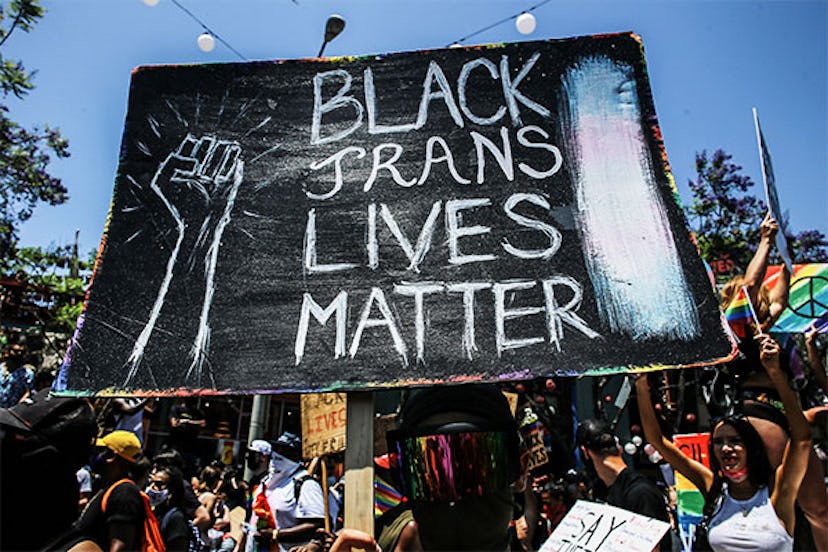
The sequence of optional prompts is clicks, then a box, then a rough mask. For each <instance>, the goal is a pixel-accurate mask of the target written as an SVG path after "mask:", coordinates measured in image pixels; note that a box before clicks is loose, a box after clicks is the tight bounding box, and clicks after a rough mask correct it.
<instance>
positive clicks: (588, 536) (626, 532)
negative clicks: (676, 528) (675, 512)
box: [540, 500, 670, 552]
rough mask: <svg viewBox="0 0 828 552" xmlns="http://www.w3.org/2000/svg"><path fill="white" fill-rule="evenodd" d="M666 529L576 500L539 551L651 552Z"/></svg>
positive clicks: (626, 513)
mask: <svg viewBox="0 0 828 552" xmlns="http://www.w3.org/2000/svg"><path fill="white" fill-rule="evenodd" d="M669 527H670V526H669V524H668V523H667V522H664V521H659V520H657V519H652V518H648V517H645V516H641V515H638V514H634V513H632V512H629V511H627V510H622V509H621V508H616V507H614V506H609V505H607V504H598V503H597V502H589V501H586V500H579V501H578V502H576V503H575V505H574V506H573V507H572V508H571V509H570V510H569V512H568V513H567V514H566V517H564V518H563V520H561V523H560V524H559V525H558V526H557V527H556V528H555V530H554V531H553V532H552V534H551V535H550V536H549V539H547V541H546V542H545V543H544V544H543V546H542V547H541V549H540V552H598V551H601V552H650V551H651V550H653V548H655V547H656V545H657V544H658V542H659V541H660V540H661V537H662V536H664V533H665V532H667V529H668V528H669Z"/></svg>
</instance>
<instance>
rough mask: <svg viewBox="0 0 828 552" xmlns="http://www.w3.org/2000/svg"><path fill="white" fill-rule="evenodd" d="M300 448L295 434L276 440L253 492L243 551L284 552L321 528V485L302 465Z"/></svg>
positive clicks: (307, 538)
mask: <svg viewBox="0 0 828 552" xmlns="http://www.w3.org/2000/svg"><path fill="white" fill-rule="evenodd" d="M255 444H256V441H254V442H253V443H251V447H252V446H254V445H255ZM301 450H302V443H301V441H300V439H299V437H297V436H296V435H294V434H292V433H289V432H285V433H283V434H282V435H281V436H280V437H279V439H277V440H276V442H275V444H274V447H273V452H272V453H271V455H270V462H269V465H268V471H267V476H266V477H264V478H263V479H262V482H261V483H260V484H259V485H258V486H257V487H256V488H255V489H254V491H253V504H252V510H253V511H252V514H251V517H250V522H249V525H250V527H251V531H250V532H249V533H248V534H247V540H246V542H245V550H246V552H255V551H274V552H275V551H276V550H279V551H280V552H288V550H289V549H290V548H293V547H294V546H297V545H300V544H304V543H306V542H308V541H310V540H311V539H312V538H314V536H315V535H316V532H317V530H318V529H320V528H322V527H324V521H325V505H324V502H323V495H322V486H321V485H320V484H319V482H318V481H316V480H315V479H313V478H311V476H310V475H309V474H308V472H307V470H305V469H304V468H303V467H302V464H301V463H300V461H299V460H300V458H301Z"/></svg>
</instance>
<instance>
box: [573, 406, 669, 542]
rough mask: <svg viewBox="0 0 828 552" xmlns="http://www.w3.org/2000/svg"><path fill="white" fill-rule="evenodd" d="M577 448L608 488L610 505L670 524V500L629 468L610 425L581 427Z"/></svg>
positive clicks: (586, 423)
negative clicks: (668, 504)
mask: <svg viewBox="0 0 828 552" xmlns="http://www.w3.org/2000/svg"><path fill="white" fill-rule="evenodd" d="M575 444H576V446H578V447H579V448H580V450H581V454H582V455H583V458H584V460H585V462H587V464H588V466H592V468H593V469H594V472H595V474H596V475H597V477H598V478H599V479H600V480H601V481H602V482H603V483H604V485H606V487H607V496H606V502H607V504H609V505H611V506H615V507H617V508H622V509H624V510H628V511H630V512H634V513H636V514H640V515H642V516H647V517H649V518H654V519H658V520H661V521H665V522H668V523H669V521H670V516H669V513H668V510H667V502H666V497H665V495H664V493H663V492H661V490H660V489H659V488H658V486H657V485H656V484H655V483H654V482H653V481H652V480H651V479H648V478H647V477H645V476H643V475H641V474H639V473H637V472H636V471H635V470H633V469H632V468H630V467H629V466H627V464H626V463H625V462H624V459H623V458H622V457H621V449H620V447H619V446H618V442H617V441H616V440H615V436H614V435H613V434H612V431H611V430H610V427H609V425H607V423H606V422H603V421H601V420H586V421H584V422H581V423H580V424H579V425H578V430H577V431H576V432H575ZM660 546H661V550H671V548H672V537H671V534H670V531H668V532H667V533H666V534H665V535H664V538H663V539H662V541H661V545H660Z"/></svg>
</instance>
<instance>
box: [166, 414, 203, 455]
mask: <svg viewBox="0 0 828 552" xmlns="http://www.w3.org/2000/svg"><path fill="white" fill-rule="evenodd" d="M170 418H176V419H178V420H193V421H199V420H203V419H204V413H202V412H201V410H199V409H198V408H194V407H190V406H181V405H175V406H173V407H172V409H171V410H170ZM200 432H201V428H200V427H198V426H197V425H192V424H186V423H185V424H181V425H179V426H178V427H170V440H171V441H172V443H173V445H175V446H179V447H181V448H183V449H187V448H189V447H190V446H191V445H192V444H194V443H195V442H196V441H197V440H198V434H199V433H200ZM180 452H185V451H180Z"/></svg>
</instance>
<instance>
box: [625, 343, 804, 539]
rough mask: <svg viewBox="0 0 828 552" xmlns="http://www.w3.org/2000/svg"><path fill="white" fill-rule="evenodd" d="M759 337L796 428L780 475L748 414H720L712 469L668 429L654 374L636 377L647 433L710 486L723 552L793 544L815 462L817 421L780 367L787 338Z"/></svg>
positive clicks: (696, 480)
mask: <svg viewBox="0 0 828 552" xmlns="http://www.w3.org/2000/svg"><path fill="white" fill-rule="evenodd" d="M759 337H761V338H762V342H761V360H762V366H764V368H765V371H766V372H767V374H768V376H769V377H770V379H771V381H772V382H773V384H774V386H775V387H776V389H777V391H778V392H779V396H780V398H781V399H782V403H783V405H784V407H785V415H786V417H787V418H788V422H789V424H790V428H791V438H790V441H789V442H788V446H787V449H786V450H785V454H784V457H783V459H782V464H781V465H780V466H779V468H777V470H776V473H775V474H774V473H773V470H772V468H771V466H770V463H769V462H768V457H767V453H766V452H765V447H764V445H763V444H762V438H761V437H760V436H759V434H758V433H757V432H756V430H755V429H753V426H751V425H750V423H749V422H748V421H747V419H746V418H743V417H741V416H731V417H726V418H723V419H721V420H716V421H714V424H713V427H712V428H711V432H710V450H709V454H710V456H709V459H710V468H707V467H706V466H704V465H703V464H701V463H699V462H696V461H695V460H693V459H692V458H690V457H688V456H685V455H684V454H683V453H682V452H681V451H680V450H679V449H678V447H676V446H675V445H674V444H673V443H672V442H671V441H670V440H668V439H667V438H666V437H664V435H663V434H662V433H661V428H660V427H659V424H658V420H657V419H656V415H655V410H654V408H653V403H652V399H651V397H650V386H649V383H648V382H647V378H646V377H642V376H639V377H638V378H637V379H636V395H637V400H638V410H639V413H640V415H641V425H642V426H643V428H644V435H645V437H646V438H647V440H648V441H649V442H650V443H652V445H653V446H654V447H655V448H656V450H658V451H659V453H661V456H662V457H664V459H665V460H666V461H667V462H668V463H669V464H670V465H671V466H672V467H673V469H675V470H677V471H678V472H679V473H681V474H682V475H684V476H685V477H686V478H687V479H689V480H690V482H692V483H693V484H694V485H695V486H696V487H698V488H699V489H701V490H702V492H703V493H704V496H705V509H704V511H705V518H706V519H707V520H708V522H709V523H708V539H709V541H710V546H711V548H712V549H713V550H715V551H717V552H718V551H742V550H744V551H748V550H749V551H752V552H753V551H755V552H761V551H777V550H792V549H793V537H792V535H793V531H794V520H795V516H794V503H795V502H796V495H797V493H798V492H799V487H800V485H801V484H802V478H803V477H804V475H805V470H806V468H807V466H808V454H809V452H810V447H811V428H810V426H809V425H808V422H807V420H806V419H805V416H804V415H803V414H802V408H801V406H800V404H799V400H798V398H797V397H796V395H795V394H794V392H793V391H792V390H791V388H790V387H789V386H788V381H787V379H786V377H785V375H784V373H783V372H782V370H781V369H780V367H779V345H778V344H777V343H776V342H775V341H774V340H773V339H771V338H770V337H769V336H767V335H761V336H759Z"/></svg>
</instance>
